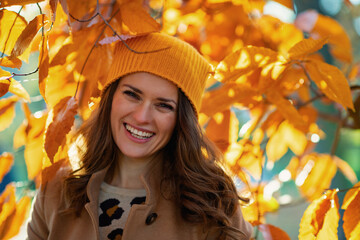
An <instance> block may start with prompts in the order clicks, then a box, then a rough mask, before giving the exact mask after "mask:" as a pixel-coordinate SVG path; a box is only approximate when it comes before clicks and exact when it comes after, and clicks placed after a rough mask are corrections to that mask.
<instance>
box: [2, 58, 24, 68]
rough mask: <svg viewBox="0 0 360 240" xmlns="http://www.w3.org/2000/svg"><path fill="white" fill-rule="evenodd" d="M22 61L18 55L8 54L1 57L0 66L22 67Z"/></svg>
mask: <svg viewBox="0 0 360 240" xmlns="http://www.w3.org/2000/svg"><path fill="white" fill-rule="evenodd" d="M21 65H22V61H21V60H20V59H18V58H17V57H11V56H6V57H3V58H0V66H3V67H9V68H17V69H20V67H21Z"/></svg>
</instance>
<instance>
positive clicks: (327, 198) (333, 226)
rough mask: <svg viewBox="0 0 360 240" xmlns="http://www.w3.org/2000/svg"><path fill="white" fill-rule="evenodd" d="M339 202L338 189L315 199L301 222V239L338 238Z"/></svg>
mask: <svg viewBox="0 0 360 240" xmlns="http://www.w3.org/2000/svg"><path fill="white" fill-rule="evenodd" d="M338 209H339V202H338V197H337V191H336V190H329V191H327V192H326V193H325V194H324V195H323V196H321V197H319V198H318V199H315V200H314V201H313V202H312V203H311V204H310V205H309V206H308V208H307V209H306V210H305V212H304V215H303V217H302V218H301V222H300V230H299V239H329V240H331V239H334V240H335V239H338V237H337V227H338V222H339V218H340V216H339V210H338Z"/></svg>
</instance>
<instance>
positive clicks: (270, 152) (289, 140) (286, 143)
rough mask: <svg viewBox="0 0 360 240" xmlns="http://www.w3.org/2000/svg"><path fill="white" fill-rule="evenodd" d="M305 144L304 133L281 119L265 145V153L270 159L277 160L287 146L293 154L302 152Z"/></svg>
mask: <svg viewBox="0 0 360 240" xmlns="http://www.w3.org/2000/svg"><path fill="white" fill-rule="evenodd" d="M306 145H307V138H306V136H305V134H304V133H303V132H301V131H300V130H298V129H296V128H294V126H292V125H291V124H289V122H288V121H283V122H282V123H281V124H280V126H279V128H278V129H277V131H276V132H275V134H273V135H271V137H270V139H269V141H268V143H267V145H266V154H267V156H268V157H269V160H270V161H277V160H279V159H280V158H281V157H282V156H283V155H284V154H285V153H286V152H287V150H288V148H290V149H291V151H292V152H293V153H294V154H295V155H301V154H303V152H304V151H305V148H306Z"/></svg>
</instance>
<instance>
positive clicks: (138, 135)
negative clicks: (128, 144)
mask: <svg viewBox="0 0 360 240" xmlns="http://www.w3.org/2000/svg"><path fill="white" fill-rule="evenodd" d="M124 125H125V128H126V130H128V132H129V133H130V134H131V135H132V136H133V137H136V138H138V139H147V138H150V137H152V136H153V135H154V133H149V132H143V131H140V130H137V129H135V128H133V127H131V126H129V125H128V124H124Z"/></svg>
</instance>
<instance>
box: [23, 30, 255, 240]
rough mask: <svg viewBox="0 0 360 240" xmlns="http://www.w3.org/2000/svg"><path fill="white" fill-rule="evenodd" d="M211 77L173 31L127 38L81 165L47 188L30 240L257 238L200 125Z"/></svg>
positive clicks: (88, 127)
mask: <svg viewBox="0 0 360 240" xmlns="http://www.w3.org/2000/svg"><path fill="white" fill-rule="evenodd" d="M128 47H130V49H132V50H129V49H128ZM210 71H211V67H210V65H209V63H208V62H207V61H206V60H205V59H204V58H203V57H202V56H201V55H200V54H199V53H198V52H197V51H196V50H195V49H194V48H193V47H191V46H190V45H188V44H187V43H185V42H183V41H181V40H179V39H177V38H174V37H170V36H167V35H165V34H161V33H152V34H148V35H145V36H141V37H135V38H131V39H128V40H126V45H125V44H124V43H122V42H119V43H118V44H117V46H116V47H115V52H114V55H113V62H112V67H111V69H110V71H109V74H108V78H107V82H106V84H105V86H104V89H103V90H102V93H101V101H100V104H99V106H98V108H97V109H96V110H94V112H93V113H92V115H91V117H90V118H89V120H87V121H86V122H85V123H84V124H83V125H82V127H81V128H80V129H79V131H78V135H77V137H81V138H82V139H83V140H84V141H83V142H84V145H81V146H79V150H80V152H81V153H82V154H81V156H80V163H81V166H80V168H79V169H76V170H75V171H72V170H70V168H69V167H67V168H64V169H62V170H61V171H59V173H58V174H57V177H55V178H54V179H53V180H51V181H50V182H49V183H47V185H45V186H43V188H42V189H41V191H40V192H39V194H38V195H37V198H36V201H35V204H34V209H33V212H32V219H31V221H30V222H29V225H28V238H29V239H122V240H129V239H157V240H161V239H163V240H165V239H172V240H176V239H194V240H197V239H249V238H250V236H251V233H252V227H251V225H250V224H249V223H247V222H246V221H245V220H244V218H243V216H242V213H241V209H240V206H239V204H240V203H239V200H241V199H240V198H239V197H238V195H237V192H236V188H235V185H234V183H233V181H232V179H231V178H230V177H229V176H228V175H227V174H226V173H225V172H224V171H223V170H222V168H221V167H220V166H219V165H218V162H219V161H220V160H221V155H220V154H219V152H218V151H217V149H216V148H215V147H214V145H213V144H212V143H211V142H210V141H209V140H208V139H207V138H206V136H204V135H203V132H202V129H201V127H200V126H199V123H198V119H197V115H198V111H199V108H200V105H201V96H202V94H203V91H204V88H205V83H206V80H207V78H208V75H209V73H210Z"/></svg>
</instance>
